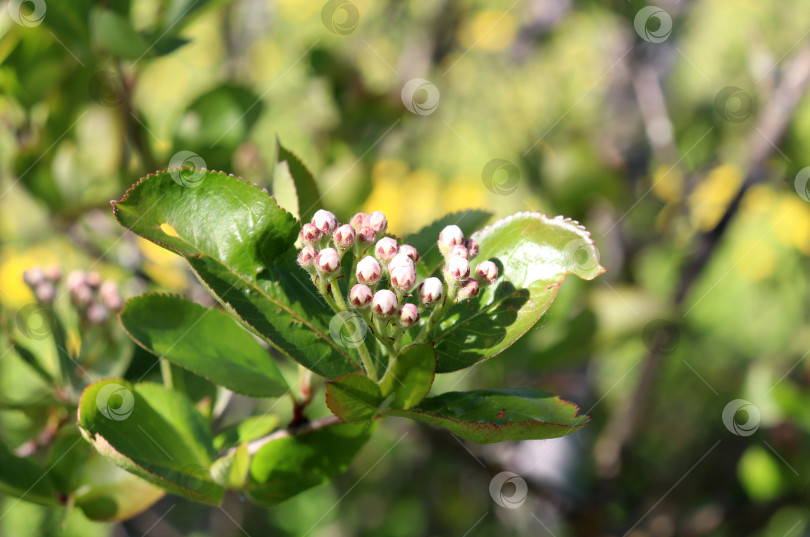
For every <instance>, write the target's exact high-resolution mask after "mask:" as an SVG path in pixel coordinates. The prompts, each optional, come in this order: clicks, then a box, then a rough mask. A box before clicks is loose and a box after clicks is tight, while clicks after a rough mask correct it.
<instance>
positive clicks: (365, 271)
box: [356, 255, 382, 285]
mask: <svg viewBox="0 0 810 537" xmlns="http://www.w3.org/2000/svg"><path fill="white" fill-rule="evenodd" d="M356 275H357V281H358V282H360V283H364V284H367V285H375V284H376V283H377V282H379V281H380V278H381V277H382V267H381V266H380V264H379V263H378V262H377V260H376V259H374V258H373V257H371V256H370V255H369V256H366V257H364V258H363V259H361V260H360V262H358V263H357V272H356Z"/></svg>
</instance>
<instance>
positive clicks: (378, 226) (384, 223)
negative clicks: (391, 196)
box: [368, 211, 388, 235]
mask: <svg viewBox="0 0 810 537" xmlns="http://www.w3.org/2000/svg"><path fill="white" fill-rule="evenodd" d="M368 225H369V227H371V229H373V230H374V232H375V233H376V234H378V235H382V234H383V233H385V230H386V229H388V219H387V218H386V217H385V215H384V214H383V212H382V211H374V212H373V213H371V214H370V215H368Z"/></svg>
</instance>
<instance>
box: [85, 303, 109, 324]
mask: <svg viewBox="0 0 810 537" xmlns="http://www.w3.org/2000/svg"><path fill="white" fill-rule="evenodd" d="M86 315H87V320H88V321H90V324H101V323H103V322H104V321H106V320H107V318H108V317H109V316H110V312H109V310H108V309H107V308H105V307H104V306H103V305H102V304H99V303H98V302H94V303H93V304H90V307H89V308H87V314H86Z"/></svg>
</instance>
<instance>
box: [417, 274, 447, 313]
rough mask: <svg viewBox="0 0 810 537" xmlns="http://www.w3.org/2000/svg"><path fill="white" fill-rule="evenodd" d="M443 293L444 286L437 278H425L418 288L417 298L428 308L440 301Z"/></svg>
mask: <svg viewBox="0 0 810 537" xmlns="http://www.w3.org/2000/svg"><path fill="white" fill-rule="evenodd" d="M443 292H444V285H443V284H442V281H441V280H440V279H439V278H432V277H431V278H427V279H426V280H425V281H423V282H422V284H421V285H420V286H419V298H421V299H422V303H423V304H425V305H426V306H430V305H431V304H435V303H436V302H438V301H440V300H441V299H442V293H443Z"/></svg>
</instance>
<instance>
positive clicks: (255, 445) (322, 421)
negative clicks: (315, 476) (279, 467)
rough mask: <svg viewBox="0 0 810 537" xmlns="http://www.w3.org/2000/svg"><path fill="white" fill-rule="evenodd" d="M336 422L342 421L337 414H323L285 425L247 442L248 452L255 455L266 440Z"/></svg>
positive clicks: (292, 434)
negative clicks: (298, 424) (300, 422)
mask: <svg viewBox="0 0 810 537" xmlns="http://www.w3.org/2000/svg"><path fill="white" fill-rule="evenodd" d="M338 423H343V422H342V421H341V420H340V418H338V417H337V416H332V415H329V416H325V417H323V418H319V419H317V420H315V421H310V422H307V423H305V424H303V425H301V426H298V427H294V428H293V427H287V428H286V429H281V430H278V431H275V432H274V433H271V434H269V435H267V436H265V437H262V438H259V439H258V440H254V441H253V442H250V443H249V444H248V452H249V453H250V454H251V455H255V454H256V452H257V451H259V448H261V447H262V446H263V445H265V444H266V443H268V442H272V441H273V440H279V439H281V438H287V437H289V436H295V435H298V434H303V433H308V432H312V431H317V430H319V429H325V428H326V427H331V426H332V425H337V424H338ZM235 450H236V448H232V449H231V450H230V451H235Z"/></svg>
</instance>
